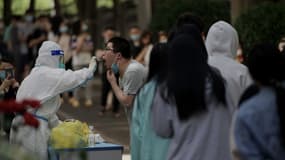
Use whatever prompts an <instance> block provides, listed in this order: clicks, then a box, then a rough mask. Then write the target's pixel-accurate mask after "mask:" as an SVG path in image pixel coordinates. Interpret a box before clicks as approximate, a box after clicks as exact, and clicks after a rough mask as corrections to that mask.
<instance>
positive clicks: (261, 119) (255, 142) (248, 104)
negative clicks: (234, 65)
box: [233, 43, 285, 160]
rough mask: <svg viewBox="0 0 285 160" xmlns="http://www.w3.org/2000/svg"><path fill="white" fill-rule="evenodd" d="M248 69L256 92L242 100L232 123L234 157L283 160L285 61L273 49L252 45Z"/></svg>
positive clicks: (247, 159)
mask: <svg viewBox="0 0 285 160" xmlns="http://www.w3.org/2000/svg"><path fill="white" fill-rule="evenodd" d="M248 68H249V72H250V74H251V76H252V78H253V79H254V81H255V84H256V86H258V90H259V91H258V92H257V93H256V94H255V95H253V96H252V97H250V98H249V99H247V100H245V101H243V102H242V103H241V105H240V110H239V111H238V112H237V115H236V120H235V123H234V131H233V133H234V142H235V143H234V144H235V145H234V148H233V151H234V153H235V154H234V157H235V158H237V159H242V160H249V159H250V160H252V159H270V160H284V159H285V74H284V68H285V61H284V57H282V55H281V54H280V53H279V51H278V49H277V47H275V46H274V45H270V44H268V43H264V44H259V45H256V46H255V47H254V48H253V50H252V52H250V54H249V56H248Z"/></svg>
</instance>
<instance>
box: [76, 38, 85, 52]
mask: <svg viewBox="0 0 285 160" xmlns="http://www.w3.org/2000/svg"><path fill="white" fill-rule="evenodd" d="M83 43H84V36H83V35H81V36H79V37H78V38H77V41H76V48H75V53H76V54H78V53H79V52H80V51H81V49H82V47H83Z"/></svg>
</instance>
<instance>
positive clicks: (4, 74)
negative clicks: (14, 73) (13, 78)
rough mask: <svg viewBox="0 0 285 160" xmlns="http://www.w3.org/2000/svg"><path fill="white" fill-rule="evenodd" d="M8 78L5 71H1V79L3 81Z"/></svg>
mask: <svg viewBox="0 0 285 160" xmlns="http://www.w3.org/2000/svg"><path fill="white" fill-rule="evenodd" d="M5 78H6V72H5V71H4V70H1V71H0V79H1V80H2V81H3V80H4V79H5Z"/></svg>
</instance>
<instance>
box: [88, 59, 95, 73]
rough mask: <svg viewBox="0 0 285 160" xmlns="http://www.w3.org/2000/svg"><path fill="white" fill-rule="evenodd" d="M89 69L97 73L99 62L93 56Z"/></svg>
mask: <svg viewBox="0 0 285 160" xmlns="http://www.w3.org/2000/svg"><path fill="white" fill-rule="evenodd" d="M89 69H90V70H91V71H92V72H95V71H96V69H97V62H96V57H95V56H93V57H92V58H91V60H90V62H89Z"/></svg>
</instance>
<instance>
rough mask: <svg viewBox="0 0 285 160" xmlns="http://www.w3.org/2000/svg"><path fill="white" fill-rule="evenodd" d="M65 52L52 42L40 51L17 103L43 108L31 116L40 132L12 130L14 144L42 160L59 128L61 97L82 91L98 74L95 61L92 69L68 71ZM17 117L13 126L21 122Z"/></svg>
mask: <svg viewBox="0 0 285 160" xmlns="http://www.w3.org/2000/svg"><path fill="white" fill-rule="evenodd" d="M62 58H63V51H62V50H61V48H60V46H59V45H58V44H56V43H55V42H52V41H45V42H43V44H42V46H41V47H40V49H39V53H38V57H37V59H36V64H35V67H34V68H33V69H32V71H31V73H30V74H29V75H28V76H27V77H26V78H25V79H24V81H23V82H22V84H21V85H20V87H19V90H18V92H17V96H16V100H17V101H21V100H23V99H35V100H39V101H40V103H41V107H40V108H39V109H37V110H30V112H31V113H32V114H33V115H34V116H35V117H36V118H37V119H38V120H39V122H40V125H39V128H38V129H34V128H31V127H29V126H20V127H18V129H17V130H12V131H11V134H10V141H11V143H17V144H20V145H22V146H23V147H24V148H25V149H27V150H29V151H31V152H33V153H35V154H37V155H39V157H40V159H41V160H45V159H47V157H48V156H47V147H48V138H49V134H50V130H51V129H52V128H53V127H55V126H57V125H58V124H59V119H58V117H57V116H56V112H57V111H58V109H59V107H60V105H61V99H60V96H59V94H60V93H63V92H65V91H68V90H71V89H74V88H76V87H79V86H80V85H82V84H84V83H85V82H87V80H89V79H91V78H92V77H93V73H94V71H95V70H96V60H95V57H92V59H91V61H90V64H89V68H83V69H81V70H77V71H71V70H67V71H66V70H65V69H64V63H63V62H64V61H62ZM21 118H22V117H21V116H16V117H15V118H14V120H13V123H12V126H13V124H14V125H15V124H17V123H18V122H19V121H21Z"/></svg>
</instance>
